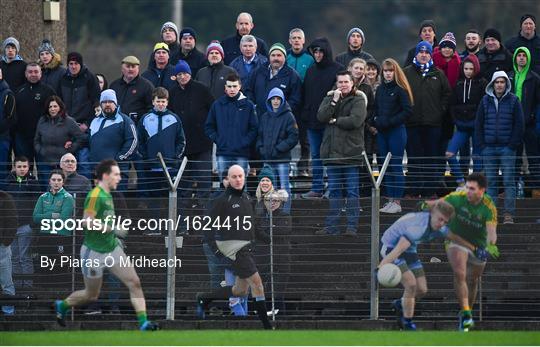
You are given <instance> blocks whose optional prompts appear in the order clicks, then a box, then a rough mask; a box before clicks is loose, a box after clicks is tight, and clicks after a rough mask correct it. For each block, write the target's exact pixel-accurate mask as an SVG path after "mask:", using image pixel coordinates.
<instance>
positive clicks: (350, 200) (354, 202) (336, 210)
mask: <svg viewBox="0 0 540 347" xmlns="http://www.w3.org/2000/svg"><path fill="white" fill-rule="evenodd" d="M326 172H327V174H328V191H329V192H330V194H329V197H328V198H329V200H330V210H329V211H328V215H327V216H326V222H325V224H326V229H327V230H328V232H329V233H332V234H339V229H338V224H339V215H340V213H341V209H342V208H343V207H344V206H345V209H346V214H347V229H354V230H356V228H357V227H358V218H359V217H360V212H359V210H360V203H359V201H358V198H359V195H360V194H359V191H358V180H359V177H358V176H359V175H360V169H359V167H358V166H340V165H328V166H327V167H326ZM344 197H346V202H345V199H344Z"/></svg>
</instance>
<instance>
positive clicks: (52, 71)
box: [39, 53, 66, 90]
mask: <svg viewBox="0 0 540 347" xmlns="http://www.w3.org/2000/svg"><path fill="white" fill-rule="evenodd" d="M39 66H41V74H42V77H41V82H43V83H45V84H47V85H49V87H51V88H52V89H53V90H58V88H59V87H60V81H61V80H62V77H63V76H64V75H65V74H66V68H64V67H63V66H62V57H61V56H60V54H58V53H54V54H53V56H52V59H51V61H50V62H49V63H48V64H43V63H42V62H41V61H40V62H39Z"/></svg>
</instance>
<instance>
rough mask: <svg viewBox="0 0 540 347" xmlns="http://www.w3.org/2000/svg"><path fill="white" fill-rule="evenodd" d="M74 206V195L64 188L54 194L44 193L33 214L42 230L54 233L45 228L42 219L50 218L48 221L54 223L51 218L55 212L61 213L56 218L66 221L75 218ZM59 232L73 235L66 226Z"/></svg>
mask: <svg viewBox="0 0 540 347" xmlns="http://www.w3.org/2000/svg"><path fill="white" fill-rule="evenodd" d="M73 206H74V199H73V196H72V195H71V194H69V193H68V192H67V191H66V190H65V189H64V188H62V189H60V191H58V193H56V194H54V195H53V193H51V192H47V193H43V194H41V196H40V197H39V199H38V201H37V203H36V207H35V208H34V213H33V215H32V216H33V219H34V223H37V224H39V226H40V232H42V233H46V234H52V230H46V229H44V228H43V226H42V225H41V221H42V220H44V219H45V220H49V221H48V222H47V223H48V224H50V225H52V224H53V222H51V220H53V215H52V214H53V213H58V214H59V216H58V218H54V219H61V220H64V221H65V220H67V219H69V218H73V208H74V207H73ZM57 234H58V235H63V236H69V235H71V231H70V230H67V229H65V228H64V229H62V230H60V231H58V232H57Z"/></svg>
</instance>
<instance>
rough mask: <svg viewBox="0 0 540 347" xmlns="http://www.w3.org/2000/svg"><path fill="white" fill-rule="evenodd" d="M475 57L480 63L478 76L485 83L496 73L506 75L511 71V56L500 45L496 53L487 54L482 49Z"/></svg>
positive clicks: (485, 49)
mask: <svg viewBox="0 0 540 347" xmlns="http://www.w3.org/2000/svg"><path fill="white" fill-rule="evenodd" d="M476 56H477V57H478V61H479V62H480V74H481V75H482V77H484V78H485V79H486V80H487V81H490V80H491V76H493V74H494V73H495V72H496V71H504V72H506V73H508V72H510V71H512V55H511V54H510V52H508V50H507V49H506V48H505V47H504V46H503V45H502V44H501V48H499V50H498V51H496V52H488V51H487V48H486V47H484V48H482V49H481V50H480V51H479V52H478V53H476Z"/></svg>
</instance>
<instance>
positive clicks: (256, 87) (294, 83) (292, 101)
mask: <svg viewBox="0 0 540 347" xmlns="http://www.w3.org/2000/svg"><path fill="white" fill-rule="evenodd" d="M275 87H278V88H279V89H281V90H282V91H283V94H284V95H285V99H286V100H287V102H288V103H289V106H290V107H291V110H292V112H293V114H294V115H298V114H299V113H298V112H299V111H300V110H299V108H300V103H301V101H302V81H301V80H300V76H298V73H297V72H296V71H294V70H293V69H291V68H290V67H289V66H288V65H287V62H285V64H284V65H283V67H282V68H281V70H279V71H278V73H277V74H276V75H275V76H274V77H272V79H270V69H269V67H268V65H263V66H260V67H259V68H258V69H257V70H255V72H254V73H253V75H251V79H250V81H249V85H248V87H247V88H246V89H245V90H246V94H247V97H248V98H249V99H250V100H251V101H253V102H254V103H255V105H256V106H257V114H259V115H261V114H263V113H264V112H266V97H267V96H268V93H269V92H270V91H271V90H272V89H273V88H275Z"/></svg>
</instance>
